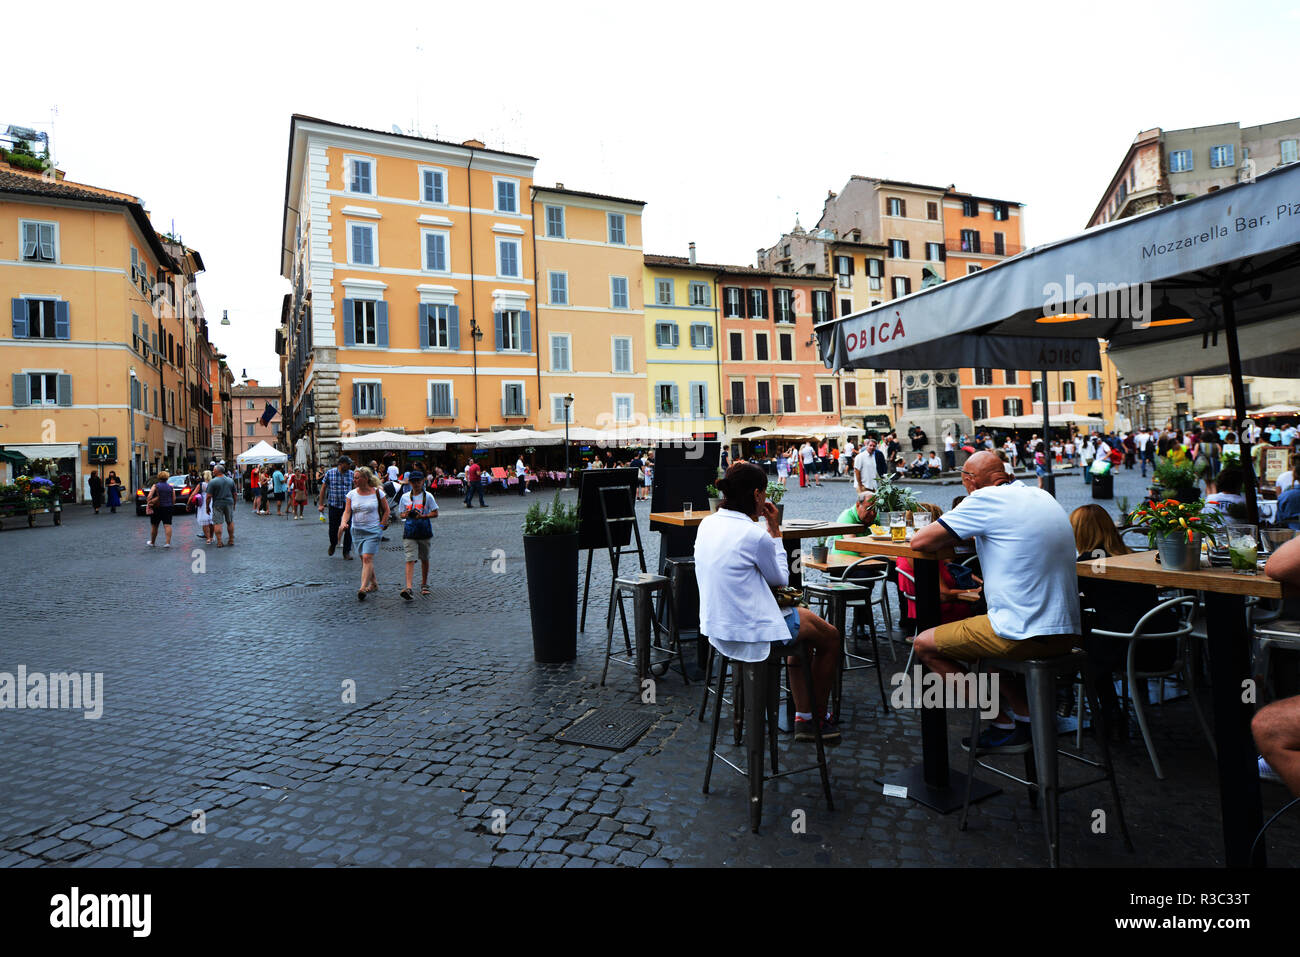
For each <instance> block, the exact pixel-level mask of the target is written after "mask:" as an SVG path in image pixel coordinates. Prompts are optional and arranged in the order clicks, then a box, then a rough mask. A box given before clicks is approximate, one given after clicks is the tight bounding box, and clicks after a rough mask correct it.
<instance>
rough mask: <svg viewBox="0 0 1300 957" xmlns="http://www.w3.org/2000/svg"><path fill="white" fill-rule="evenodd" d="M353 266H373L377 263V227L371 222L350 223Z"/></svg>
mask: <svg viewBox="0 0 1300 957" xmlns="http://www.w3.org/2000/svg"><path fill="white" fill-rule="evenodd" d="M348 232H349V234H350V235H351V238H352V242H351V246H350V248H351V251H352V265H353V266H373V265H374V264H375V227H374V226H373V225H371V224H370V223H350V224H349V225H348Z"/></svg>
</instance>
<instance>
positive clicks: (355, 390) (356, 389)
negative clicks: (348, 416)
mask: <svg viewBox="0 0 1300 957" xmlns="http://www.w3.org/2000/svg"><path fill="white" fill-rule="evenodd" d="M360 411H361V386H360V385H358V384H357V383H355V382H354V383H352V418H354V419H355V418H356V417H357V415H358V414H359V413H360Z"/></svg>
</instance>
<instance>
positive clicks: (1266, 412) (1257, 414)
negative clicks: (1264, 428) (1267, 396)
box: [1247, 405, 1300, 419]
mask: <svg viewBox="0 0 1300 957" xmlns="http://www.w3.org/2000/svg"><path fill="white" fill-rule="evenodd" d="M1247 415H1249V416H1251V418H1256V419H1266V418H1268V417H1269V416H1273V415H1279V416H1292V415H1300V408H1297V407H1296V406H1294V405H1266V406H1264V408H1262V409H1256V410H1255V411H1254V412H1248V413H1247Z"/></svg>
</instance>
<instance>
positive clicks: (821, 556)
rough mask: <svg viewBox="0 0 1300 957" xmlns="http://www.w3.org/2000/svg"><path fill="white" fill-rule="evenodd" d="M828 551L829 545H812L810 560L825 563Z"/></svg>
mask: <svg viewBox="0 0 1300 957" xmlns="http://www.w3.org/2000/svg"><path fill="white" fill-rule="evenodd" d="M829 551H830V546H829V545H814V546H813V547H812V560H813V561H815V562H824V561H826V555H827V553H828V552H829Z"/></svg>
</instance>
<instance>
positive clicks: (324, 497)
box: [316, 455, 353, 560]
mask: <svg viewBox="0 0 1300 957" xmlns="http://www.w3.org/2000/svg"><path fill="white" fill-rule="evenodd" d="M352 485H353V471H352V459H350V458H349V457H348V456H346V455H340V456H339V464H338V465H336V466H334V467H333V468H331V469H328V470H326V472H325V477H324V478H323V479H321V483H320V499H319V500H318V501H317V503H316V511H318V512H320V513H322V514H324V512H325V508H326V506H328V507H329V530H330V550H329V552H328V554H330V555H333V554H334V549H336V548H337V547H338V544H339V527H340V525H341V523H342V521H343V510H344V508H346V507H347V504H348V501H347V498H348V492H350V491H352ZM343 557H344V558H346V559H348V560H351V558H352V533H351V532H349V531H348V530H347V529H346V528H344V529H343Z"/></svg>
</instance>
